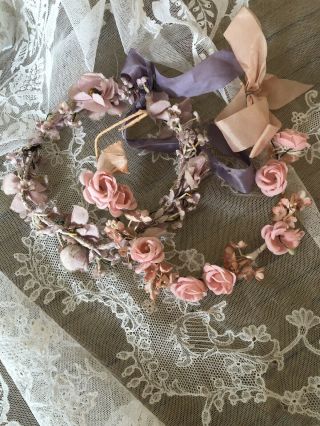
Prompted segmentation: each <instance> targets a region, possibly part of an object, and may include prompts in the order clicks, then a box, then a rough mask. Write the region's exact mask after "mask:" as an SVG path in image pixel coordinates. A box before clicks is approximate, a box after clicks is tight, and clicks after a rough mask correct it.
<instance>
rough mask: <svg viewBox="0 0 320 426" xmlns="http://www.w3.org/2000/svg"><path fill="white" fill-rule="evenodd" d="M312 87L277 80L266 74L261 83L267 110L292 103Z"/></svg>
mask: <svg viewBox="0 0 320 426" xmlns="http://www.w3.org/2000/svg"><path fill="white" fill-rule="evenodd" d="M312 87H313V85H312V84H305V83H300V82H299V81H294V80H287V79H281V78H278V77H277V76H275V75H271V74H267V75H266V78H265V79H264V81H263V83H262V86H261V88H262V91H263V92H264V93H265V94H266V96H267V98H268V103H269V108H270V109H271V110H276V109H279V108H282V107H283V106H285V105H287V104H288V103H290V102H292V101H294V100H295V99H296V98H298V97H299V96H301V95H303V94H304V93H305V92H307V91H308V90H310V89H311V88H312Z"/></svg>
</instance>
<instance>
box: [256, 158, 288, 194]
mask: <svg viewBox="0 0 320 426" xmlns="http://www.w3.org/2000/svg"><path fill="white" fill-rule="evenodd" d="M287 174H288V167H287V165H286V163H284V162H283V161H278V160H269V161H268V162H267V164H265V165H264V166H262V167H261V168H260V169H259V170H258V171H257V173H256V184H257V185H258V187H259V188H260V189H261V192H262V193H263V194H264V195H266V196H267V197H273V196H275V195H278V194H281V192H283V191H284V190H285V189H286V187H287V183H288V182H287Z"/></svg>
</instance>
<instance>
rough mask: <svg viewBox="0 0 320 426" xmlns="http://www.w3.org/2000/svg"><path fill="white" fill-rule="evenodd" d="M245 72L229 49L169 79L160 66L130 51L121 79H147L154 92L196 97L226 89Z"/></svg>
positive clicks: (133, 81)
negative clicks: (159, 69) (162, 72)
mask: <svg viewBox="0 0 320 426" xmlns="http://www.w3.org/2000/svg"><path fill="white" fill-rule="evenodd" d="M242 73H243V71H242V69H241V67H240V65H239V63H238V61H237V60H236V58H235V55H234V54H233V53H232V52H230V51H227V50H219V51H217V52H214V53H212V54H211V55H210V56H208V57H207V58H206V59H204V60H203V61H202V62H200V63H199V64H197V65H195V66H194V67H193V68H191V69H190V70H188V71H186V72H184V73H183V74H181V75H178V76H177V77H165V76H164V75H162V74H161V73H160V72H159V71H158V70H157V68H156V66H155V65H154V64H153V63H152V62H150V61H147V60H146V59H144V58H143V57H142V56H141V55H140V54H139V53H138V52H137V51H136V50H134V49H130V50H129V53H128V56H127V58H126V61H125V64H124V66H123V68H122V71H121V76H122V77H125V78H127V79H129V80H130V81H131V82H132V83H133V84H134V83H135V82H136V81H137V79H140V78H141V77H147V82H148V83H147V85H148V87H149V89H150V90H154V91H157V92H160V91H163V92H166V93H167V94H168V95H169V96H172V97H186V98H189V97H192V96H199V95H203V94H205V93H210V92H214V91H216V90H218V89H222V88H223V87H225V86H226V85H227V84H228V83H230V82H231V81H232V80H234V79H235V78H236V77H239V75H241V74H242Z"/></svg>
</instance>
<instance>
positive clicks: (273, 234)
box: [261, 222, 304, 255]
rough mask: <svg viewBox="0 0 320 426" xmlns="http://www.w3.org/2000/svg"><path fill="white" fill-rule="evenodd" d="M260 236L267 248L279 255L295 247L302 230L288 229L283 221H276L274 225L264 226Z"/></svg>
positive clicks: (298, 242)
mask: <svg viewBox="0 0 320 426" xmlns="http://www.w3.org/2000/svg"><path fill="white" fill-rule="evenodd" d="M261 236H262V238H263V239H264V240H265V242H266V245H267V247H268V249H269V250H270V251H271V252H272V253H273V254H276V255H280V254H285V253H288V252H289V251H292V250H294V249H295V248H297V247H298V245H299V244H300V241H301V239H302V237H303V236H304V232H303V231H300V230H299V229H290V228H289V227H288V225H287V223H285V222H276V223H275V224H274V225H266V226H264V227H263V228H262V230H261Z"/></svg>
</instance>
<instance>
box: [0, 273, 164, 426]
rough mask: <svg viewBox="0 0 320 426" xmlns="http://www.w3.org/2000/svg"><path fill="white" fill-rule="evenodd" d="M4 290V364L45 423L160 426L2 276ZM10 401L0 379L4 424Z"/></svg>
mask: <svg viewBox="0 0 320 426" xmlns="http://www.w3.org/2000/svg"><path fill="white" fill-rule="evenodd" d="M0 289H1V301H0V314H1V315H0V340H1V346H0V357H1V361H2V363H3V365H4V366H5V368H6V370H7V371H8V373H9V374H10V376H11V377H12V379H13V381H14V383H15V384H16V386H17V388H18V389H19V391H20V393H21V395H22V396H23V398H24V399H25V401H26V402H27V404H28V406H29V408H30V410H31V412H32V413H33V415H34V417H35V418H36V420H37V421H38V422H39V424H40V425H48V426H50V425H52V426H56V425H66V426H69V425H70V426H79V425H88V426H89V425H94V426H99V425H101V426H102V425H105V424H112V425H114V426H122V425H124V424H129V422H131V423H130V424H132V425H134V426H138V425H145V426H148V425H159V426H160V425H161V423H160V422H158V421H157V419H156V418H155V417H154V416H153V415H152V414H151V413H150V412H148V411H147V409H146V408H144V407H143V406H142V404H141V403H140V402H139V401H138V400H136V399H135V398H134V397H133V396H132V395H131V394H130V393H129V392H128V391H127V390H126V389H125V388H124V387H123V386H122V385H121V384H120V383H119V382H118V381H117V380H116V379H115V378H114V377H113V376H112V375H111V373H109V372H108V370H107V369H106V368H104V367H103V366H102V365H101V364H100V363H99V362H98V361H96V360H95V359H94V358H93V357H92V356H91V355H90V354H89V353H88V352H87V351H86V350H85V349H83V348H82V347H81V346H80V345H79V344H78V343H77V342H76V341H75V340H73V339H72V338H71V337H70V336H69V335H68V334H67V333H66V332H64V331H63V330H62V329H61V328H60V327H59V326H57V324H56V323H55V322H54V321H53V320H52V319H51V318H49V317H48V316H47V315H46V314H45V313H44V312H43V311H42V310H41V309H40V308H39V307H38V306H36V305H34V304H32V303H31V302H30V300H28V298H27V297H26V296H24V295H23V293H21V292H20V291H19V290H18V289H16V288H15V286H14V284H13V283H11V282H10V281H9V280H8V279H6V277H5V276H4V275H3V274H0ZM7 397H8V388H7V386H6V384H5V383H4V382H3V381H1V377H0V422H1V424H3V423H2V422H5V421H6V414H7V413H8V410H9V405H8V402H7ZM5 424H6V423H5ZM9 425H10V426H14V424H13V423H8V426H9ZM15 426H17V423H15Z"/></svg>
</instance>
